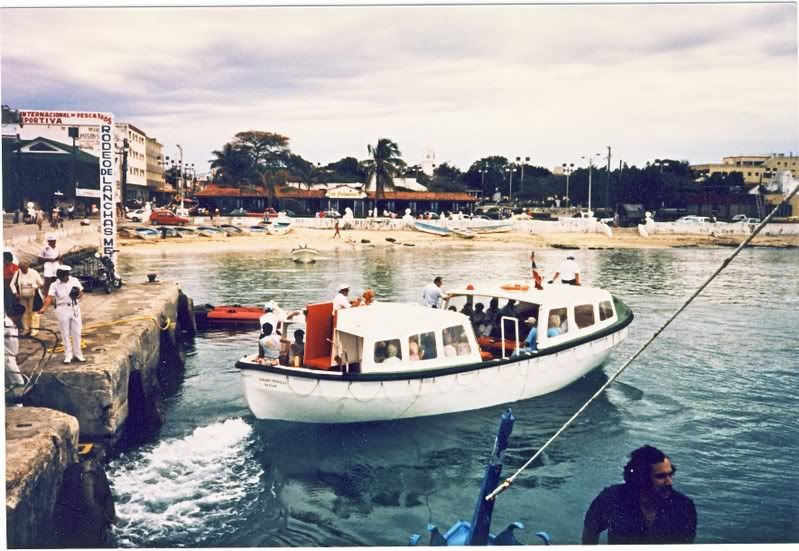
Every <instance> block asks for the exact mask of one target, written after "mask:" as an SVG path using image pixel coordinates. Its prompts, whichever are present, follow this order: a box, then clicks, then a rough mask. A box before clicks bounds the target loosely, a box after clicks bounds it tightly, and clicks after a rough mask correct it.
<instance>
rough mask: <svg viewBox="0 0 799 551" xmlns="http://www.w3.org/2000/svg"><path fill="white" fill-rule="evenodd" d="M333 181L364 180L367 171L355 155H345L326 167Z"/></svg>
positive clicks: (330, 179)
mask: <svg viewBox="0 0 799 551" xmlns="http://www.w3.org/2000/svg"><path fill="white" fill-rule="evenodd" d="M325 169H326V171H327V174H328V178H329V181H331V182H363V181H364V180H365V178H366V172H365V171H364V169H363V166H361V163H359V162H358V159H356V158H355V157H344V158H343V159H341V160H338V161H336V162H335V163H330V164H329V165H327V166H326V167H325Z"/></svg>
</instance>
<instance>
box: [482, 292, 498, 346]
mask: <svg viewBox="0 0 799 551" xmlns="http://www.w3.org/2000/svg"><path fill="white" fill-rule="evenodd" d="M497 314H499V299H498V298H497V297H494V298H492V299H491V300H490V301H489V302H488V309H487V310H486V311H485V320H484V322H483V329H482V330H481V331H480V336H481V337H489V336H491V334H492V333H493V332H494V325H496V326H497V327H499V324H496V321H497Z"/></svg>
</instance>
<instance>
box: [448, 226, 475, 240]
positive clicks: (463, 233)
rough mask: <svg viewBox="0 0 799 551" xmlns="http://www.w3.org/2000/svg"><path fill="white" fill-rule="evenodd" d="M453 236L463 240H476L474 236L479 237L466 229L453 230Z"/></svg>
mask: <svg viewBox="0 0 799 551" xmlns="http://www.w3.org/2000/svg"><path fill="white" fill-rule="evenodd" d="M452 234H453V235H455V236H457V237H460V238H461V239H474V236H475V235H477V234H476V233H475V232H473V231H472V230H467V229H466V228H452Z"/></svg>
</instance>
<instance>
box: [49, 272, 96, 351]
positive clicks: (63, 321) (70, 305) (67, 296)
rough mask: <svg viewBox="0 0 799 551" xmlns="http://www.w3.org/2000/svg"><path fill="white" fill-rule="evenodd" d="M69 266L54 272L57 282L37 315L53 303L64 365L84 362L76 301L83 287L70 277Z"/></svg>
mask: <svg viewBox="0 0 799 551" xmlns="http://www.w3.org/2000/svg"><path fill="white" fill-rule="evenodd" d="M71 271H72V268H70V267H69V266H63V265H62V266H59V267H58V270H56V276H57V278H58V279H57V281H56V282H55V283H53V284H52V285H51V286H50V290H49V292H48V294H47V297H46V298H45V299H44V306H42V309H41V310H39V314H44V313H45V311H46V310H47V308H48V307H49V306H50V304H52V303H53V302H55V313H56V318H57V319H58V328H59V329H60V330H61V340H62V341H63V343H64V363H65V364H68V363H70V362H71V361H72V359H73V358H74V359H75V360H77V361H79V362H85V361H86V358H84V357H83V351H82V350H81V342H80V339H81V332H82V330H83V319H82V318H81V313H80V305H79V304H78V299H79V298H80V297H81V296H83V285H81V284H80V281H78V279H77V278H74V277H72V275H70V272H71Z"/></svg>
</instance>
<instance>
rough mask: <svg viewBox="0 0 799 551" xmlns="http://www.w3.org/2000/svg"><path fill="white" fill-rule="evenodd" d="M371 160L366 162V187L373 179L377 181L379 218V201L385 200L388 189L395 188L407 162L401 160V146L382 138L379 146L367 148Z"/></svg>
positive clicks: (376, 200)
mask: <svg viewBox="0 0 799 551" xmlns="http://www.w3.org/2000/svg"><path fill="white" fill-rule="evenodd" d="M367 148H368V151H369V156H370V158H369V159H367V160H366V161H364V167H365V168H366V185H367V187H368V186H369V182H371V180H372V177H374V179H375V216H377V212H378V208H377V202H378V200H380V199H382V198H383V192H384V191H385V189H386V188H393V187H394V177H395V176H399V175H400V174H401V172H402V169H403V167H404V166H405V162H404V161H403V160H402V159H401V158H400V156H401V155H402V153H400V150H399V146H398V145H397V144H396V143H395V142H393V141H391V140H389V139H388V138H380V139H379V140H377V145H376V146H374V147H372V145H371V144H370V145H368V146H367Z"/></svg>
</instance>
